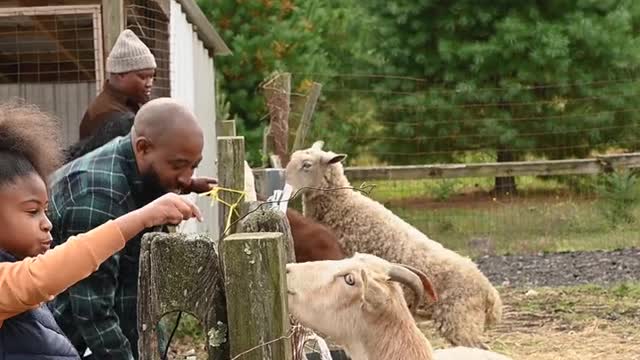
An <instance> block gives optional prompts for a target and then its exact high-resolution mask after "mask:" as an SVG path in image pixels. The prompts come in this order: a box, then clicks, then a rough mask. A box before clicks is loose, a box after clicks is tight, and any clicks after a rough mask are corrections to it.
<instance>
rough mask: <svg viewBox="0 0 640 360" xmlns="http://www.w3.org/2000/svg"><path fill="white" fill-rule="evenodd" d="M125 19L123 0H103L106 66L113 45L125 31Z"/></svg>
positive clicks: (103, 34) (103, 44)
mask: <svg viewBox="0 0 640 360" xmlns="http://www.w3.org/2000/svg"><path fill="white" fill-rule="evenodd" d="M124 19H125V17H124V4H123V0H102V38H103V42H102V46H103V48H104V60H105V65H106V60H107V57H108V56H109V53H110V52H111V49H112V48H113V45H114V44H115V43H116V40H117V39H118V36H120V33H121V32H122V31H123V30H124V29H125V20H124ZM105 68H106V66H105Z"/></svg>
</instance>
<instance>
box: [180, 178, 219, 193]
mask: <svg viewBox="0 0 640 360" xmlns="http://www.w3.org/2000/svg"><path fill="white" fill-rule="evenodd" d="M216 185H218V179H216V178H212V177H206V176H203V177H194V178H192V179H191V184H190V185H189V186H188V187H187V188H186V189H184V190H183V191H184V193H185V194H189V193H192V192H194V193H196V194H200V193H204V192H207V191H210V190H211V189H213V188H214V187H215V186H216Z"/></svg>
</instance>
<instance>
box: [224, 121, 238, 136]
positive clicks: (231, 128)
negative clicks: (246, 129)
mask: <svg viewBox="0 0 640 360" xmlns="http://www.w3.org/2000/svg"><path fill="white" fill-rule="evenodd" d="M220 136H236V121H235V120H222V133H221V134H220Z"/></svg>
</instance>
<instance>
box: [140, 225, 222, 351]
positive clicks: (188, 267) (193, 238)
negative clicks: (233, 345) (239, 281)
mask: <svg viewBox="0 0 640 360" xmlns="http://www.w3.org/2000/svg"><path fill="white" fill-rule="evenodd" d="M175 311H184V312H188V313H190V314H192V315H193V316H195V317H196V318H197V319H198V320H199V321H200V324H201V325H202V328H203V330H204V331H205V333H206V334H208V335H209V336H210V339H209V340H210V341H208V343H209V348H208V351H209V359H214V360H223V359H224V360H226V359H228V342H226V341H224V338H225V337H224V336H223V335H226V334H221V329H224V328H226V325H225V324H226V322H227V318H226V302H225V297H224V288H223V276H222V273H221V271H220V265H219V261H218V255H217V253H216V248H215V243H214V242H213V241H212V239H211V238H210V237H209V236H207V235H186V234H182V233H172V234H166V233H148V234H145V235H144V236H143V238H142V248H141V252H140V273H139V278H138V333H139V335H140V338H139V340H138V349H139V354H140V359H141V360H151V359H158V358H159V356H158V350H157V349H158V345H157V332H156V325H157V324H158V322H159V321H160V319H161V318H162V317H163V316H164V315H165V314H168V313H171V312H175Z"/></svg>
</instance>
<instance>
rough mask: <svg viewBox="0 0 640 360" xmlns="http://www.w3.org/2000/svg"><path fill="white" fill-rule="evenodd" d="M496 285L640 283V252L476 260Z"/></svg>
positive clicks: (636, 250)
mask: <svg viewBox="0 0 640 360" xmlns="http://www.w3.org/2000/svg"><path fill="white" fill-rule="evenodd" d="M475 261H476V263H477V264H478V266H479V267H480V269H481V270H482V272H483V273H484V274H485V275H486V276H487V277H488V278H489V280H490V281H491V282H492V283H493V284H495V285H508V286H564V285H577V284H610V283H616V282H623V281H640V248H632V249H624V250H615V251H575V252H564V253H553V254H538V255H509V256H484V257H482V258H478V259H475Z"/></svg>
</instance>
